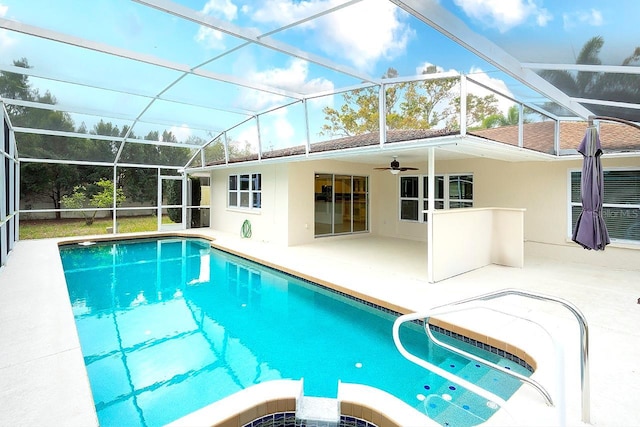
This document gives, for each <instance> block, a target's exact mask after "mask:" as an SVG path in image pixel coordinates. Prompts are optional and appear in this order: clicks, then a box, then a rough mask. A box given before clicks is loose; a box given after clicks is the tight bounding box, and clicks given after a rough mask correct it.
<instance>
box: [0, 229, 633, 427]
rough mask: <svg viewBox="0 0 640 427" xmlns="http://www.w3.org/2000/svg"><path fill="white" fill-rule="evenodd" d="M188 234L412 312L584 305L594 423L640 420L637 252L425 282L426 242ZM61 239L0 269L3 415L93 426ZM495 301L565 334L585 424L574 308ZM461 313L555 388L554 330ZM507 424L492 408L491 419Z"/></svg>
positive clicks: (518, 409) (572, 406) (530, 412)
mask: <svg viewBox="0 0 640 427" xmlns="http://www.w3.org/2000/svg"><path fill="white" fill-rule="evenodd" d="M192 233H194V234H202V235H207V236H209V237H212V238H215V239H216V240H215V245H216V246H219V247H221V248H225V249H227V250H230V251H233V252H238V253H242V254H245V255H247V256H249V257H253V258H257V259H262V260H265V261H267V262H268V263H269V264H272V265H278V266H281V267H282V268H284V269H286V270H289V271H297V272H301V273H304V274H305V275H306V276H307V277H310V278H316V279H318V280H320V281H323V282H327V283H333V284H335V285H337V286H339V287H341V288H344V289H349V290H351V291H352V292H353V293H354V294H356V295H367V296H370V297H371V298H372V299H373V300H379V301H387V302H389V303H390V304H392V305H393V306H396V307H402V308H403V309H406V310H409V311H423V310H425V309H427V308H430V307H433V306H437V305H440V304H443V303H447V302H451V301H455V300H459V299H462V298H467V297H470V296H474V295H479V294H484V293H487V292H491V291H495V290H499V289H503V288H518V289H526V290H531V291H535V292H539V293H543V294H546V295H551V296H556V297H559V298H563V299H566V300H567V301H570V302H571V303H573V304H575V305H576V306H577V307H578V308H579V309H580V310H581V311H582V312H583V313H584V315H585V316H586V319H587V321H588V324H589V332H590V358H589V360H590V380H591V381H590V383H591V397H590V403H591V405H590V406H591V417H590V418H591V424H593V425H600V426H634V425H640V409H639V408H638V398H637V396H640V345H638V344H639V343H640V328H639V327H638V326H639V325H640V305H639V304H638V298H640V270H638V268H639V266H640V251H639V252H638V261H639V262H638V263H635V265H633V266H630V268H629V269H625V268H618V269H611V268H609V269H605V268H603V267H599V266H596V265H594V264H593V263H586V262H585V263H568V262H562V261H557V260H553V259H549V258H544V257H541V256H533V255H527V256H526V257H525V266H524V268H522V269H519V268H509V267H501V266H497V265H490V266H487V267H484V268H481V269H478V270H475V271H472V272H469V273H466V274H463V275H460V276H457V277H453V278H451V279H447V280H444V281H442V282H438V283H435V284H430V283H428V282H427V279H426V277H427V275H426V262H425V259H426V254H425V245H424V243H421V242H415V241H408V240H400V239H391V238H382V237H374V236H363V237H355V238H349V239H344V238H336V239H318V241H317V242H315V243H313V244H311V245H302V246H293V247H274V246H273V245H270V244H266V243H262V242H258V241H254V240H250V239H240V238H239V237H237V236H231V235H226V234H220V233H217V232H214V231H211V230H197V231H196V230H194V231H193V232H192ZM58 241H59V240H55V239H50V240H33V241H21V242H18V244H17V245H16V247H15V249H14V250H13V251H12V253H11V254H10V257H9V262H8V263H7V265H6V266H4V267H3V268H2V269H0V289H2V294H1V295H2V298H1V299H0V325H1V330H0V346H1V348H2V349H3V350H2V352H0V384H1V385H2V386H1V387H0V404H1V406H2V410H1V411H0V425H25V426H30V425H37V424H38V425H39V424H42V423H45V422H46V423H48V424H51V425H65V426H89V425H97V418H96V415H95V411H94V407H93V401H92V398H91V392H90V388H89V384H88V379H87V376H86V372H85V370H84V364H83V359H82V354H81V351H80V346H79V342H78V338H77V334H76V330H75V325H74V321H73V316H72V312H71V307H70V305H69V298H68V294H67V291H66V285H65V282H64V276H63V274H62V266H61V262H60V257H59V253H58V250H57V244H58ZM493 307H494V308H500V309H501V310H505V311H509V312H514V313H520V314H521V315H523V316H524V317H526V318H527V319H530V320H535V321H536V322H538V323H540V324H543V325H544V326H545V328H547V329H548V330H550V332H551V333H552V335H553V337H555V338H556V340H557V341H558V342H559V343H561V347H562V348H563V349H564V353H565V354H564V365H563V369H562V371H563V372H564V373H565V374H566V375H567V377H568V382H567V384H566V388H565V394H566V395H567V398H568V399H567V404H566V406H567V419H566V422H567V424H568V425H579V424H581V422H580V404H579V403H580V383H579V375H580V373H579V355H578V353H577V350H578V345H579V341H578V337H579V330H578V326H577V322H576V321H575V319H574V318H573V316H572V315H571V313H569V312H567V311H566V310H563V309H561V308H558V307H556V306H553V305H549V304H543V303H540V302H537V301H531V300H523V299H519V298H517V299H516V298H511V297H509V298H508V299H505V300H501V301H499V302H497V303H496V304H495V305H494V306H493ZM454 317H455V316H454ZM456 321H459V322H460V323H463V324H464V323H465V322H466V323H467V325H470V324H472V325H473V326H474V327H475V328H476V329H479V330H487V331H491V335H492V336H494V337H496V338H500V339H502V338H504V339H505V340H509V341H517V344H518V345H522V346H523V347H526V348H525V350H526V351H528V352H530V353H531V354H532V355H533V356H534V357H536V360H537V361H538V364H539V367H540V369H541V373H540V381H541V382H542V383H543V385H545V386H549V387H550V388H551V391H552V392H553V391H554V387H555V386H556V383H557V381H556V380H557V375H556V371H555V370H554V369H552V368H551V365H554V364H555V358H554V356H553V355H551V354H549V343H550V341H551V340H550V338H549V337H548V336H546V334H545V333H541V332H540V328H537V327H535V325H533V324H531V322H524V323H523V322H522V321H514V320H513V319H508V320H507V319H506V318H504V317H502V316H501V315H498V314H495V313H494V312H490V313H487V314H480V313H477V312H468V313H466V314H462V315H458V316H457V319H456ZM496 322H498V323H497V325H496ZM487 333H489V332H487ZM390 339H391V337H390ZM514 344H516V343H515V342H514ZM554 366H555V365H554ZM509 403H510V405H511V404H513V406H512V407H511V408H510V412H512V413H513V415H514V416H515V418H516V419H517V420H519V421H521V422H522V424H523V425H543V424H546V425H554V424H556V421H557V419H556V418H554V415H550V410H549V409H548V408H546V407H545V405H544V403H543V402H542V399H541V398H540V396H539V395H536V394H535V393H533V391H532V389H530V388H529V387H527V386H523V387H521V389H520V390H519V391H518V393H517V394H516V396H514V398H513V399H512V400H510V401H509ZM498 415H502V414H498ZM510 422H511V421H509V420H508V418H506V417H502V416H496V417H493V418H492V419H491V420H489V422H488V423H487V424H488V425H508V424H510Z"/></svg>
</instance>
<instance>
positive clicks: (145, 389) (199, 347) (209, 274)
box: [60, 239, 528, 427]
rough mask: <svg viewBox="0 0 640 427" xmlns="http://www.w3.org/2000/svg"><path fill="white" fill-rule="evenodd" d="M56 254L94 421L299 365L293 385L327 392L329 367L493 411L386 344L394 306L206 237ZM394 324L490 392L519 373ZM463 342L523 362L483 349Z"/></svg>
mask: <svg viewBox="0 0 640 427" xmlns="http://www.w3.org/2000/svg"><path fill="white" fill-rule="evenodd" d="M60 255H61V258H62V262H63V266H64V270H65V276H66V280H67V286H68V290H69V296H70V299H71V303H72V306H73V312H74V315H75V320H76V325H77V329H78V333H79V336H80V342H81V346H82V352H83V355H84V360H85V364H86V368H87V372H88V374H89V380H90V383H91V388H92V391H93V398H94V402H95V405H96V410H97V413H98V418H99V421H100V425H101V426H102V427H107V426H160V425H163V424H165V423H167V422H170V421H173V420H175V419H177V418H180V417H182V416H184V415H186V414H188V413H190V412H192V411H194V410H197V409H199V408H201V407H203V406H205V405H208V404H210V403H212V402H215V401H217V400H219V399H221V398H224V397H226V396H229V395H230V394H232V393H235V392H237V391H239V390H242V389H244V388H247V387H249V386H251V385H254V384H257V383H260V382H264V381H269V380H273V379H281V378H290V379H300V378H304V388H305V390H304V391H305V394H306V395H309V396H321V397H336V392H337V384H338V380H341V381H343V382H349V383H361V384H367V385H370V386H373V387H377V388H379V389H382V390H385V391H387V392H389V393H391V394H393V395H395V396H397V397H398V398H400V399H402V400H403V401H405V402H406V403H408V404H409V405H411V406H413V407H415V408H417V409H418V410H420V411H423V412H424V413H426V414H427V415H429V416H430V417H431V418H434V419H435V420H436V421H438V422H440V423H441V424H442V425H451V426H454V425H457V426H471V425H475V424H478V423H480V422H482V421H484V420H486V419H487V418H488V417H490V416H491V415H492V414H493V412H494V409H492V408H491V407H489V406H487V402H486V400H484V399H482V398H480V397H478V396H476V395H474V394H472V393H470V392H468V391H466V390H463V389H460V387H458V386H456V385H455V384H451V383H449V382H447V381H445V380H444V379H442V378H441V377H438V376H436V375H434V374H432V373H430V372H428V371H426V370H424V369H422V368H420V367H418V366H416V365H414V364H412V363H411V362H409V361H407V360H405V359H404V358H403V357H402V356H401V355H400V354H399V352H398V351H397V349H396V348H395V346H394V344H393V339H392V335H391V331H392V324H393V321H394V320H395V318H396V316H395V315H394V314H393V313H389V312H386V311H383V310H381V309H379V308H376V307H371V306H368V305H366V304H363V303H362V302H359V301H356V300H353V299H350V298H346V297H345V296H343V295H340V294H338V293H336V292H333V291H330V290H327V289H324V288H322V287H319V286H317V285H314V284H311V283H308V282H305V281H303V280H300V279H297V278H294V277H291V276H290V275H287V274H284V273H281V272H279V271H276V270H273V269H270V268H267V267H263V266H261V265H259V264H256V263H254V262H251V261H248V260H245V259H242V258H239V257H236V256H233V255H230V254H227V253H225V252H221V251H218V250H215V249H212V248H211V247H210V246H209V244H208V242H206V241H202V240H198V239H160V240H136V241H134V240H132V241H127V242H116V243H99V244H95V245H90V246H81V245H68V246H63V247H61V249H60ZM329 268H330V266H329ZM401 337H402V340H403V343H404V344H405V346H406V347H407V348H408V349H409V350H410V351H411V352H413V353H415V354H418V355H421V356H422V357H425V358H427V359H428V360H430V361H431V362H432V363H435V364H437V365H439V366H441V367H443V368H445V369H447V370H449V371H452V372H457V373H458V375H460V376H462V377H464V378H467V379H469V380H471V381H474V382H475V383H477V384H480V385H482V386H488V387H489V389H490V390H492V391H493V392H494V393H496V394H498V395H500V396H501V397H503V398H508V397H509V396H510V395H511V394H512V393H513V392H514V391H515V390H516V389H517V388H518V387H519V386H520V384H519V383H518V382H517V381H515V380H513V379H511V378H510V377H507V376H505V375H504V374H502V373H500V372H497V371H494V370H491V369H489V368H488V367H486V366H484V365H481V364H477V363H476V362H472V361H469V360H466V359H464V358H462V357H460V356H457V355H454V354H452V353H450V352H448V351H446V350H443V349H440V348H437V347H435V346H433V345H432V344H430V343H429V341H428V338H427V337H426V335H425V333H424V331H423V330H422V329H421V328H420V327H418V326H416V325H410V326H407V327H403V329H402V330H401ZM439 337H441V338H443V339H450V338H449V337H443V336H440V335H439ZM462 345H463V346H464V345H466V344H462ZM465 349H466V350H468V351H474V352H476V353H478V352H481V353H482V354H483V356H484V357H486V358H487V359H488V360H491V361H493V362H496V363H500V364H501V365H503V366H508V367H509V368H510V369H514V370H517V371H518V372H521V373H523V374H528V371H527V370H526V369H524V368H522V367H521V366H519V365H518V364H516V363H515V362H512V361H509V360H506V359H502V358H500V357H498V356H497V355H495V354H491V353H489V352H483V351H482V350H479V349H477V348H475V347H471V346H468V347H467V348H465ZM443 395H444V398H443ZM449 396H450V397H451V399H450V400H449Z"/></svg>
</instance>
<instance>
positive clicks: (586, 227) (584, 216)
mask: <svg viewBox="0 0 640 427" xmlns="http://www.w3.org/2000/svg"><path fill="white" fill-rule="evenodd" d="M578 152H579V153H580V154H582V155H583V156H584V160H583V163H582V180H581V182H580V197H581V199H582V212H581V213H580V216H579V217H578V221H577V222H576V228H575V230H573V236H572V240H573V241H574V242H576V243H578V244H579V245H582V247H584V248H585V249H594V250H604V247H605V246H606V245H608V244H609V243H610V240H609V232H608V231H607V226H606V224H605V223H604V219H603V217H602V198H603V189H604V175H603V172H602V162H601V160H600V156H601V155H602V147H601V145H600V138H599V137H598V131H597V130H596V128H595V127H592V126H589V127H588V128H587V132H586V133H585V136H584V139H583V140H582V142H581V143H580V146H579V147H578Z"/></svg>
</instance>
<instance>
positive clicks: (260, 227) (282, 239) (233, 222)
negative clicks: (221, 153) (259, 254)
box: [211, 163, 290, 245]
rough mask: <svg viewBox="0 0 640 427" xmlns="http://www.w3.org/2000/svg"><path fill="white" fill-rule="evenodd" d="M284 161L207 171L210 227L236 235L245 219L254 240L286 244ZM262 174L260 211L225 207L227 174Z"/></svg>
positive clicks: (286, 203)
mask: <svg viewBox="0 0 640 427" xmlns="http://www.w3.org/2000/svg"><path fill="white" fill-rule="evenodd" d="M289 167H290V166H289V165H288V164H286V163H278V164H268V165H256V166H242V167H229V168H225V169H219V170H215V171H213V172H212V173H211V228H214V229H216V230H220V231H223V232H227V233H237V235H238V236H239V235H240V232H241V229H242V224H243V222H244V221H245V220H249V222H250V223H251V231H252V236H251V238H252V239H254V240H259V241H264V242H269V243H275V244H280V245H286V244H287V232H286V230H287V223H288V219H289V215H288V204H289V200H288V195H289V193H288V191H287V186H288V169H289ZM243 173H249V174H250V173H261V174H262V208H261V209H260V210H255V211H252V210H249V209H246V210H245V209H230V208H227V197H228V195H227V181H228V179H229V178H228V177H229V175H231V174H243Z"/></svg>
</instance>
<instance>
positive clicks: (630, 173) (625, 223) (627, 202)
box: [569, 169, 640, 243]
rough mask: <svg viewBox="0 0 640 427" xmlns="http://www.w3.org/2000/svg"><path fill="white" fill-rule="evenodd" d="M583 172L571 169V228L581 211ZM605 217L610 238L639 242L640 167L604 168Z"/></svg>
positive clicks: (572, 228)
mask: <svg viewBox="0 0 640 427" xmlns="http://www.w3.org/2000/svg"><path fill="white" fill-rule="evenodd" d="M581 175H582V171H571V200H570V205H571V206H570V208H571V230H570V232H569V234H570V235H571V234H572V233H573V230H574V229H575V226H576V221H577V220H578V216H579V215H580V212H582V201H581V199H580V179H581ZM602 216H603V218H604V222H605V223H606V224H607V230H608V231H609V237H610V238H611V240H612V241H613V240H617V241H629V242H636V243H638V242H640V169H635V170H634V169H631V170H623V169H610V170H609V169H607V170H605V171H604V200H603V204H602Z"/></svg>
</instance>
